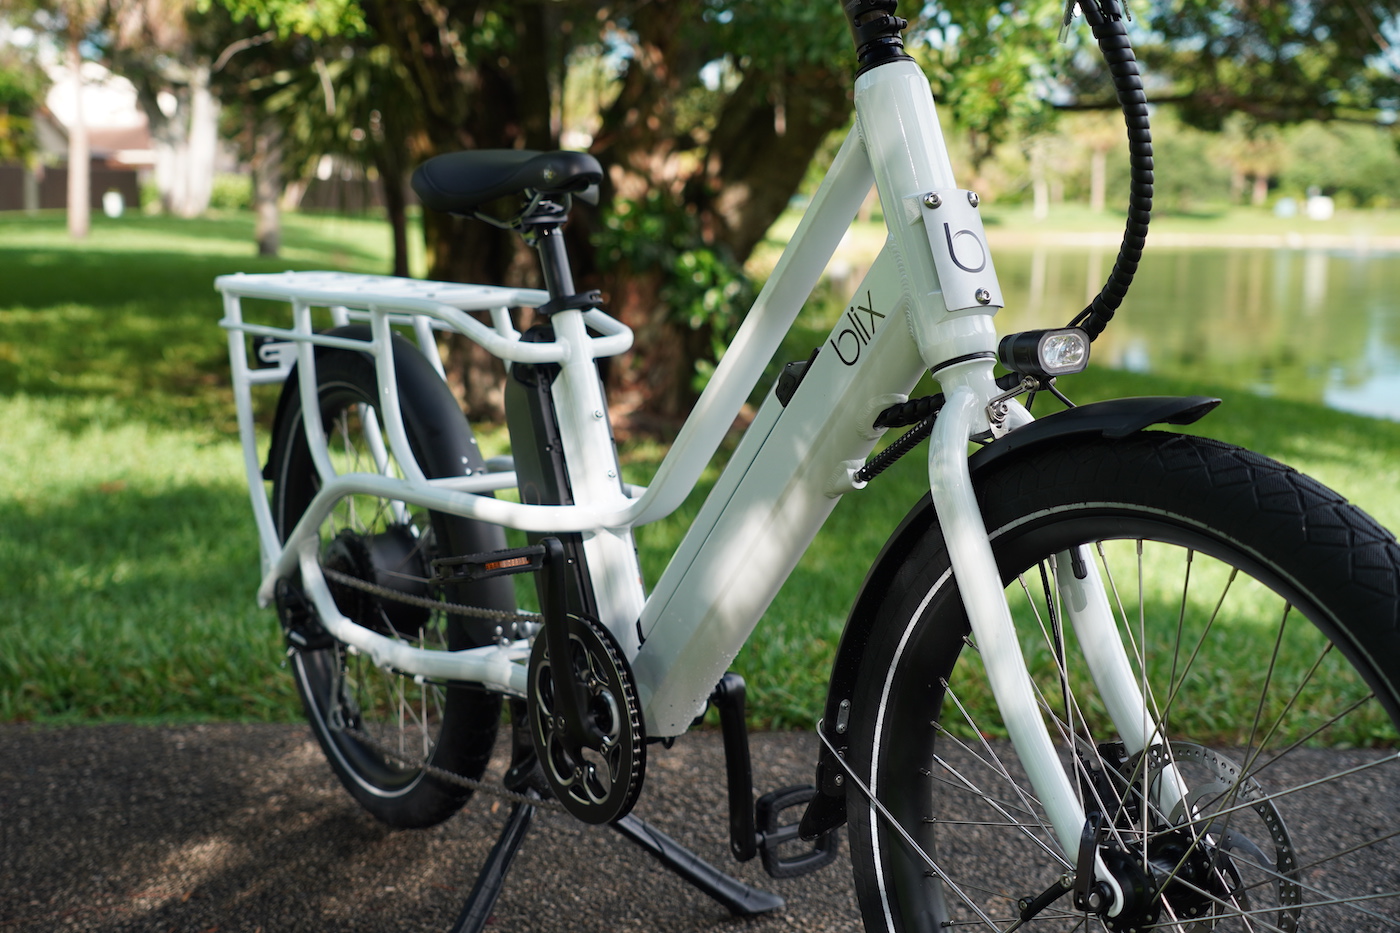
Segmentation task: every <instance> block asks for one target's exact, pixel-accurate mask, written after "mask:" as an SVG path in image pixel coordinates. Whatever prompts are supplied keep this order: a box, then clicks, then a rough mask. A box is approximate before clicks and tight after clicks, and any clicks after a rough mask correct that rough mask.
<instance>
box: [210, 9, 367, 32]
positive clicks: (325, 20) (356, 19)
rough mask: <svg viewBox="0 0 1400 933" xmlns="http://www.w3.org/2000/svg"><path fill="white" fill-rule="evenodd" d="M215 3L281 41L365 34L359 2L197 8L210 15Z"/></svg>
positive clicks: (363, 14) (363, 12) (363, 18)
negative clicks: (267, 31) (251, 21)
mask: <svg viewBox="0 0 1400 933" xmlns="http://www.w3.org/2000/svg"><path fill="white" fill-rule="evenodd" d="M215 3H218V4H219V5H220V6H223V7H224V8H225V9H227V10H228V11H229V13H231V14H233V16H234V18H235V19H244V18H248V19H252V20H253V21H255V22H256V23H257V24H258V25H259V26H260V27H262V28H263V29H273V30H275V31H276V32H277V36H278V38H280V39H288V38H290V37H292V36H306V37H307V38H309V39H324V38H326V37H328V36H345V37H349V36H356V35H360V34H362V33H364V32H365V31H366V29H367V28H368V27H367V26H366V25H365V11H364V9H363V8H362V7H361V6H360V3H359V0H317V2H315V3H307V2H305V0H196V4H195V8H196V9H197V10H198V11H199V12H201V13H207V12H209V8H210V7H211V6H213V5H214V4H215Z"/></svg>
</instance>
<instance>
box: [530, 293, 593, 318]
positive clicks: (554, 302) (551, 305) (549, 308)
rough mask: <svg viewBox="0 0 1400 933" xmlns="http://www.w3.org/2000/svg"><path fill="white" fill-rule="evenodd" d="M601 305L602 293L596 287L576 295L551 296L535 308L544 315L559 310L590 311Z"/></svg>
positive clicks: (553, 313)
mask: <svg viewBox="0 0 1400 933" xmlns="http://www.w3.org/2000/svg"><path fill="white" fill-rule="evenodd" d="M602 306H603V293H602V292H601V291H599V290H598V289H596V288H592V289H589V290H588V291H586V292H580V293H579V294H577V295H565V296H563V297H561V298H551V299H549V300H548V301H546V302H545V303H544V304H542V305H540V306H539V307H538V308H536V309H535V311H536V312H538V313H539V314H543V315H544V316H545V317H550V316H552V315H555V314H558V313H559V312H560V311H592V310H595V309H598V308H601V307H602Z"/></svg>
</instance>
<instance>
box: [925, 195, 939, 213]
mask: <svg viewBox="0 0 1400 933" xmlns="http://www.w3.org/2000/svg"><path fill="white" fill-rule="evenodd" d="M942 204H943V199H942V198H940V197H939V196H938V192H936V191H930V192H929V193H928V194H926V195H924V207H927V208H929V209H930V210H932V209H933V208H936V207H939V206H941V205H942Z"/></svg>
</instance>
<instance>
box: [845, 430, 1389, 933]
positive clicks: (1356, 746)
mask: <svg viewBox="0 0 1400 933" xmlns="http://www.w3.org/2000/svg"><path fill="white" fill-rule="evenodd" d="M977 482H978V496H979V500H980V502H981V503H982V508H983V513H984V517H985V519H986V523H987V527H988V530H989V533H990V534H991V537H992V544H993V550H994V552H995V554H996V558H997V562H998V565H999V567H1000V569H1001V573H1002V577H1003V580H1004V581H1005V582H1006V584H1007V595H1008V599H1009V600H1010V602H1011V605H1012V612H1013V616H1014V617H1015V620H1016V625H1017V629H1018V634H1019V640H1020V642H1021V645H1022V650H1023V652H1024V654H1025V655H1026V659H1027V663H1028V665H1029V667H1030V669H1031V676H1032V679H1033V680H1034V681H1035V690H1036V696H1037V698H1038V701H1039V703H1040V706H1041V713H1042V717H1043V718H1044V720H1045V721H1046V723H1047V725H1048V729H1049V733H1050V736H1051V739H1052V741H1053V742H1054V743H1055V744H1056V746H1057V750H1058V754H1059V756H1060V760H1061V764H1062V765H1063V766H1064V767H1065V769H1066V772H1067V773H1068V774H1069V775H1070V779H1071V781H1072V782H1073V784H1074V785H1075V786H1076V788H1077V793H1078V795H1079V799H1080V801H1081V803H1082V804H1083V806H1084V809H1085V811H1086V812H1090V811H1095V810H1097V811H1099V812H1101V813H1102V815H1103V827H1104V830H1103V831H1104V834H1105V837H1106V839H1107V841H1108V846H1107V849H1108V850H1111V851H1110V854H1107V855H1105V858H1106V859H1107V860H1108V861H1109V862H1110V865H1111V867H1112V868H1113V870H1114V875H1115V877H1119V879H1120V881H1123V882H1124V883H1125V884H1126V885H1128V886H1129V887H1135V888H1136V890H1137V894H1136V900H1135V902H1134V903H1132V904H1131V905H1130V907H1129V909H1128V910H1126V911H1124V912H1123V913H1121V914H1119V915H1118V916H1116V917H1100V916H1099V915H1097V914H1094V913H1092V912H1090V911H1086V910H1084V909H1079V908H1076V907H1075V904H1074V896H1073V895H1072V894H1066V895H1065V896H1062V897H1060V898H1058V899H1056V900H1054V901H1053V903H1050V904H1049V906H1048V907H1046V908H1045V909H1044V910H1043V911H1042V912H1041V913H1039V914H1038V916H1036V918H1035V920H1034V921H1033V922H1032V923H1031V925H1030V927H1029V928H1030V929H1034V930H1049V931H1053V930H1081V929H1087V930H1098V929H1104V928H1107V929H1110V930H1115V931H1128V930H1146V929H1171V930H1185V931H1193V933H1195V931H1201V933H1205V931H1215V930H1220V931H1227V930H1228V931H1235V930H1238V931H1265V930H1267V931H1278V930H1283V931H1294V930H1304V929H1306V930H1349V931H1355V930H1381V929H1387V930H1393V929H1396V928H1397V927H1398V926H1400V803H1397V801H1400V763H1397V759H1396V747H1397V733H1396V727H1395V714H1396V711H1397V708H1400V693H1398V692H1397V684H1400V635H1397V621H1400V597H1398V596H1397V589H1400V549H1398V548H1397V546H1396V543H1395V539H1394V538H1393V537H1392V536H1390V535H1389V534H1388V533H1387V532H1385V531H1384V529H1381V528H1380V527H1379V526H1377V525H1376V524H1375V523H1374V522H1372V521H1371V520H1370V519H1369V518H1368V517H1366V516H1365V515H1364V514H1363V513H1361V512H1360V511H1358V510H1356V509H1354V508H1352V507H1350V506H1348V505H1346V504H1345V503H1344V502H1343V501H1342V500H1341V499H1340V498H1339V497H1337V496H1336V495H1335V494H1333V493H1331V492H1329V491H1328V490H1326V489H1324V488H1323V487H1321V486H1319V485H1318V484H1316V483H1314V482H1312V481H1311V480H1309V479H1307V478H1306V477H1303V476H1301V475H1299V474H1297V473H1295V472H1293V471H1291V470H1289V469H1287V468H1286V467H1283V466H1281V465H1279V464H1276V463H1273V462H1272V461H1268V460H1266V459H1265V458H1262V457H1258V456H1256V455H1253V454H1250V453H1248V452H1246V451H1242V450H1238V449H1235V448H1231V447H1228V446H1226V445H1223V444H1217V443H1215V442H1212V441H1206V440H1201V439H1198V438H1190V437H1182V436H1178V435H1169V434H1158V433H1150V434H1143V435H1139V436H1136V437H1134V438H1130V439H1128V440H1126V441H1117V442H1109V441H1099V442H1075V443H1072V444H1066V445H1065V446H1064V447H1063V448H1061V449H1052V450H1047V451H1037V453H1036V454H1035V456H1034V458H1033V459H1032V458H1020V459H1016V460H1013V461H1011V462H1007V463H1005V464H997V465H994V466H992V467H990V468H989V469H988V470H987V471H985V473H984V475H980V476H979V477H978V480H977ZM1083 561H1092V562H1093V563H1094V564H1095V565H1096V566H1097V568H1098V572H1099V574H1100V576H1101V577H1102V580H1103V585H1104V589H1105V592H1106V595H1107V598H1108V601H1109V604H1110V606H1111V607H1112V609H1113V614H1114V616H1115V620H1116V627H1117V630H1118V639H1119V640H1120V641H1121V642H1122V644H1123V646H1124V650H1125V652H1126V655H1127V658H1128V661H1129V665H1130V667H1131V670H1132V679H1133V680H1134V681H1136V682H1137V684H1138V690H1139V691H1140V692H1141V694H1142V695H1143V696H1145V697H1146V705H1147V708H1148V716H1149V717H1150V722H1149V723H1148V724H1147V725H1148V726H1149V728H1148V729H1147V730H1144V731H1145V732H1146V733H1147V734H1152V733H1153V732H1155V734H1156V738H1155V739H1154V740H1153V741H1152V742H1151V743H1150V744H1149V746H1148V747H1146V748H1144V747H1142V745H1141V743H1139V744H1138V745H1137V747H1133V746H1132V743H1131V742H1126V741H1125V737H1124V736H1123V735H1121V734H1120V732H1119V730H1118V729H1117V728H1115V725H1114V722H1113V720H1112V719H1111V718H1110V717H1109V715H1108V713H1107V710H1108V709H1109V708H1110V707H1111V705H1112V702H1111V701H1108V702H1106V701H1105V698H1104V697H1103V696H1101V695H1100V692H1099V690H1098V688H1097V687H1096V685H1095V682H1094V680H1093V679H1092V678H1091V677H1090V675H1089V674H1088V672H1087V671H1086V669H1085V668H1086V665H1085V649H1086V646H1085V645H1082V644H1080V643H1079V642H1078V641H1077V637H1076V633H1075V630H1074V627H1073V625H1071V624H1069V623H1068V621H1067V618H1068V611H1067V607H1066V605H1065V597H1064V596H1063V595H1062V592H1063V590H1062V588H1061V583H1062V578H1065V577H1068V576H1071V575H1074V576H1079V577H1080V578H1081V579H1082V578H1083V576H1082V574H1083V572H1084V564H1083V563H1082V562H1083ZM881 612H882V617H883V618H884V619H885V620H886V621H885V622H884V623H883V624H882V625H881V627H879V628H878V629H877V631H876V632H875V633H874V634H873V635H872V638H871V641H870V644H869V646H868V648H867V651H866V654H865V657H864V659H863V661H862V667H861V673H860V679H859V681H858V683H857V687H856V690H855V694H854V696H853V699H852V709H851V723H850V725H851V732H852V735H851V749H852V753H851V764H852V767H853V769H854V771H855V773H856V775H857V776H858V777H859V778H860V779H861V781H862V782H863V783H865V784H866V785H867V786H868V787H869V788H870V790H871V792H872V793H873V795H874V796H875V797H876V798H877V799H878V800H879V801H880V803H881V805H882V806H883V807H884V808H885V810H886V811H887V812H888V813H889V815H890V817H891V818H892V821H893V822H897V823H898V824H899V826H900V827H901V828H902V829H903V830H904V831H905V832H906V833H907V834H908V835H909V837H911V838H912V839H913V840H914V841H915V843H916V844H917V848H915V847H912V846H911V845H910V844H909V842H908V841H907V840H906V839H905V838H904V837H903V836H901V835H900V834H899V833H898V832H896V831H895V829H894V828H893V826H892V825H891V820H890V819H887V818H886V817H885V816H884V815H883V814H881V813H880V812H879V811H878V810H877V808H876V807H875V806H873V805H872V804H871V803H870V802H869V801H868V800H867V799H866V797H865V796H864V795H863V794H862V793H860V792H859V791H857V790H854V789H853V790H851V791H850V792H849V796H848V806H849V809H850V814H851V840H852V841H851V844H852V850H853V860H854V862H855V869H856V881H857V889H858V894H859V897H860V901H861V907H862V912H863V915H864V918H865V922H866V927H867V929H871V930H886V929H890V930H901V931H913V930H918V931H942V930H946V929H948V928H950V927H952V926H957V927H963V926H972V927H973V928H991V929H1004V928H1005V927H1006V926H1008V925H1010V924H1011V923H1012V922H1013V921H1015V920H1016V919H1017V918H1018V917H1019V915H1020V913H1021V910H1022V906H1023V905H1022V904H1021V903H1020V902H1022V900H1023V899H1034V898H1036V897H1037V896H1038V895H1041V894H1042V893H1047V892H1053V891H1054V890H1058V889H1057V887H1056V885H1057V882H1058V880H1059V879H1060V878H1061V877H1062V876H1064V875H1066V874H1067V873H1071V872H1073V871H1074V869H1075V866H1076V862H1077V852H1066V851H1064V850H1063V849H1062V848H1061V845H1060V843H1059V841H1058V840H1057V838H1056V836H1055V835H1054V834H1053V833H1052V832H1051V831H1050V830H1049V829H1048V821H1047V819H1046V817H1045V813H1044V810H1043V809H1042V807H1041V805H1040V803H1039V802H1038V801H1037V799H1036V795H1035V792H1034V790H1033V789H1032V788H1031V786H1030V783H1029V781H1028V780H1027V779H1026V777H1025V772H1024V771H1023V769H1022V767H1021V764H1020V762H1019V761H1018V760H1017V758H1016V755H1015V753H1014V751H1013V750H1012V749H1011V747H1010V745H1009V743H1008V742H1006V741H1005V740H1004V736H1005V734H1006V732H1005V729H1004V727H1003V725H1002V722H1001V719H1000V717H999V715H998V713H997V711H996V707H995V703H994V702H992V701H991V699H990V696H989V692H988V689H987V686H986V678H985V674H984V673H983V671H982V665H981V659H980V657H979V655H978V651H977V646H976V644H975V642H974V640H973V639H972V638H971V636H970V635H969V633H968V624H967V620H966V616H965V614H964V612H963V609H962V604H961V600H960V597H959V595H958V592H957V588H956V585H955V584H954V582H953V579H952V574H951V571H950V570H949V561H948V555H947V552H946V550H945V548H944V543H943V540H942V536H941V534H940V533H939V531H938V528H937V527H936V526H931V527H929V528H928V529H927V530H926V531H925V532H924V533H923V534H922V536H921V538H920V539H919V540H918V542H917V544H916V545H915V546H914V547H913V549H912V551H911V552H910V553H909V555H908V559H907V561H906V562H905V564H904V565H903V567H902V568H901V569H900V570H899V572H898V574H897V575H896V577H895V580H894V583H893V585H892V586H891V587H890V589H889V591H888V593H887V594H886V597H885V600H884V604H883V607H882V610H881ZM1087 647H1089V648H1096V647H1099V646H1097V645H1092V646H1087ZM1173 788H1175V790H1173Z"/></svg>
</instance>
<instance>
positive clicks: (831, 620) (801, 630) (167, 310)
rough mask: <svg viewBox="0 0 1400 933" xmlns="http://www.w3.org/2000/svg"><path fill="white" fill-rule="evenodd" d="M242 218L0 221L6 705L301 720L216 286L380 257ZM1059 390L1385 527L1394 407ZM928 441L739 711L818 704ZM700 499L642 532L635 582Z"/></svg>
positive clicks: (778, 715) (856, 518)
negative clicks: (1180, 425) (1267, 461)
mask: <svg viewBox="0 0 1400 933" xmlns="http://www.w3.org/2000/svg"><path fill="white" fill-rule="evenodd" d="M251 231H252V224H251V220H250V219H248V218H246V217H228V218H218V219H211V220H204V221H193V222H180V221H173V220H167V219H161V218H134V219H130V220H122V221H119V222H114V221H108V220H106V219H105V218H95V226H94V231H93V235H92V237H91V239H90V240H89V241H88V242H86V243H84V244H82V245H80V246H75V245H73V244H71V243H70V242H69V241H68V240H67V237H66V235H65V234H64V232H63V220H62V218H61V217H59V216H43V217H39V218H33V219H30V218H6V219H5V220H3V221H0V281H3V282H5V283H6V288H5V292H4V296H3V297H0V470H3V471H4V474H5V476H6V478H7V483H6V484H5V488H4V490H3V491H0V565H3V566H4V567H5V568H6V574H5V583H4V584H3V586H0V721H14V720H67V719H93V718H104V719H127V720H141V719H159V720H172V719H250V720H295V719H299V718H300V710H299V706H298V704H297V701H296V699H295V696H294V692H293V689H292V686H291V682H290V677H289V676H288V674H287V673H286V672H285V671H284V670H282V669H281V666H280V665H281V660H282V653H281V648H280V638H279V635H278V632H277V625H276V622H275V620H274V618H273V616H272V614H271V613H270V612H266V611H262V610H259V609H257V608H256V606H255V604H254V602H253V591H254V588H255V585H256V578H257V545H256V541H255V538H254V534H253V529H252V524H251V521H250V520H249V515H248V507H247V490H246V488H245V485H244V481H243V478H242V468H241V462H240V453H239V449H238V442H237V438H236V437H235V435H234V430H233V404H232V397H231V393H230V391H229V388H228V385H227V376H226V367H227V361H226V357H225V354H226V343H225V337H224V334H223V332H222V331H221V330H220V329H219V328H218V327H217V326H215V322H216V321H217V319H218V317H219V314H220V307H219V302H218V300H217V295H216V293H215V292H214V291H213V288H212V280H213V278H214V277H215V276H216V275H219V274H222V273H225V272H231V271H236V270H243V271H272V270H280V269H286V268H312V267H318V268H325V267H334V268H341V269H347V270H352V271H365V272H381V271H383V269H384V268H385V266H386V265H387V263H386V260H385V256H386V254H387V250H388V238H387V234H386V231H385V229H384V227H383V225H382V224H380V223H377V222H365V221H356V220H347V219H340V218H311V217H298V216H292V217H289V218H287V230H286V244H287V248H286V251H285V254H284V256H283V257H282V258H280V259H278V260H274V261H265V260H257V259H255V258H254V257H252V256H251V248H250V247H249V245H248V244H250V243H251V241H252V236H251ZM814 326H818V325H814ZM817 339H820V337H818V338H817ZM803 355H805V353H804V354H803ZM1065 388H1066V389H1067V391H1069V392H1070V394H1071V395H1073V396H1074V397H1075V398H1076V400H1078V401H1087V400H1091V399H1094V398H1104V397H1112V396H1118V395H1141V394H1196V393H1214V394H1221V395H1228V399H1227V403H1226V404H1225V405H1224V406H1222V408H1221V409H1220V410H1219V411H1217V412H1216V413H1214V414H1212V415H1211V416H1210V417H1209V418H1207V419H1206V420H1205V421H1204V422H1202V423H1200V424H1199V425H1197V426H1196V429H1197V430H1199V432H1200V433H1204V434H1209V435H1211V436H1216V437H1220V438H1222V439H1225V440H1229V441H1231V442H1234V443H1238V444H1241V445H1244V446H1248V447H1252V448H1254V449H1257V450H1259V451H1261V452H1263V453H1266V454H1269V455H1271V456H1274V457H1277V458H1279V459H1282V460H1284V461H1286V462H1288V463H1290V464H1292V465H1294V466H1296V467H1298V468H1299V469H1302V470H1304V471H1305V472H1307V473H1310V474H1312V475H1314V476H1316V477H1317V478H1318V479H1320V480H1322V481H1323V482H1325V483H1327V484H1328V485H1330V486H1332V487H1334V488H1336V489H1338V490H1340V491H1342V492H1343V493H1344V494H1346V495H1348V496H1349V497H1351V498H1352V499H1353V500H1354V501H1356V502H1358V503H1359V504H1361V505H1362V506H1363V507H1364V508H1366V509H1367V510H1368V511H1370V512H1371V513H1372V514H1373V515H1374V516H1375V517H1376V518H1377V519H1379V520H1380V521H1381V522H1382V523H1384V524H1386V525H1388V526H1389V527H1392V528H1396V527H1400V478H1397V467H1396V464H1397V463H1400V424H1396V423H1391V422H1378V421H1374V420H1370V419H1365V418H1360V417H1354V416H1348V415H1343V414H1338V413H1336V412H1332V411H1328V410H1324V409H1321V408H1319V407H1317V406H1311V405H1306V404H1299V403H1291V402H1280V401H1275V400H1265V399H1261V398H1256V397H1253V396H1248V395H1243V394H1240V393H1234V392H1232V393H1225V392H1220V391H1218V390H1215V389H1214V388H1213V387H1211V386H1209V385H1198V384H1185V383H1180V382H1172V381H1169V380H1165V379H1158V378H1153V377H1144V376H1135V375H1128V374H1124V373H1118V372H1111V371H1099V372H1094V373H1090V374H1086V375H1084V376H1080V377H1076V378H1075V379H1073V380H1066V385H1065ZM487 433H488V437H487V438H486V442H487V443H490V442H493V441H494V442H496V443H499V442H500V441H499V434H498V432H495V433H493V432H487ZM662 453H663V449H662V448H661V447H660V446H659V445H657V444H654V443H637V444H635V445H632V446H631V447H629V448H628V449H627V450H626V451H624V458H625V463H624V467H625V469H627V470H628V471H629V478H634V479H638V480H641V481H644V480H645V477H646V476H647V475H649V474H650V472H651V471H652V470H654V468H655V466H656V465H657V464H658V463H659V461H660V458H661V456H662ZM923 459H924V458H923V457H922V455H920V454H916V455H915V456H911V457H909V458H907V459H906V460H905V461H903V462H901V463H900V464H899V465H898V466H897V467H896V468H895V469H894V470H891V471H890V472H889V473H887V474H885V475H884V476H882V477H881V478H880V479H879V480H877V481H876V482H875V483H874V484H872V487H871V488H870V489H868V490H866V491H864V492H863V493H861V495H860V496H859V501H858V503H857V502H855V501H853V500H848V501H846V502H843V503H842V504H841V505H840V506H838V508H837V510H836V513H835V515H834V516H833V518H832V520H831V522H830V524H829V525H828V527H827V529H826V530H824V531H823V533H822V535H821V536H820V537H819V538H818V540H817V542H816V543H815V544H814V546H813V547H812V549H811V550H810V551H809V553H808V554H807V555H806V557H805V558H804V560H803V562H802V564H801V566H800V567H799V568H798V570H797V571H796V573H795V574H794V576H793V578H792V580H791V581H790V582H789V585H788V586H787V587H786V588H785V589H784V591H783V593H782V594H780V596H779V598H778V600H777V602H776V603H775V605H774V607H773V608H772V610H771V611H770V613H769V615H768V617H767V618H766V619H765V620H764V622H763V623H762V624H761V625H760V627H759V630H758V632H757V633H756V635H755V637H754V638H753V640H752V641H751V642H750V644H749V645H748V646H747V647H746V648H745V649H744V652H743V653H742V654H741V656H740V658H739V660H738V662H737V663H736V668H737V669H738V670H739V671H740V672H741V673H743V674H745V676H746V677H747V678H748V679H749V682H750V697H751V704H752V712H753V718H754V721H755V722H756V723H759V724H763V725H771V726H807V725H810V724H811V722H812V721H813V718H814V717H815V716H816V715H819V711H820V705H821V700H822V696H823V692H824V688H825V676H826V669H827V666H828V665H829V662H830V657H831V653H832V651H833V650H834V648H835V645H836V642H837V639H838V638H839V636H840V632H841V628H842V625H843V623H844V619H845V613H846V609H847V607H848V605H849V601H850V599H851V597H852V595H853V594H854V592H855V590H856V588H857V587H858V586H859V583H860V580H861V579H862V577H863V575H864V571H865V563H863V561H868V558H869V557H872V556H873V555H874V554H875V553H876V552H877V551H878V549H879V548H880V546H881V545H882V544H883V542H884V539H885V537H886V535H887V534H888V532H889V530H890V529H891V528H892V527H893V526H894V525H895V523H897V522H898V520H899V518H900V517H901V516H902V515H903V514H904V512H905V511H906V510H907V508H908V507H909V506H910V505H912V504H913V503H914V502H915V501H916V500H917V499H918V498H919V497H920V496H921V495H922V493H923V490H924V488H926V487H925V483H926V480H925V478H924V467H923ZM714 475H715V474H714V471H713V470H712V471H711V473H710V474H709V478H708V480H707V482H712V481H713V478H714ZM700 492H703V490H701V491H700ZM699 500H700V495H699V494H697V495H695V496H692V499H691V501H690V502H689V503H687V505H686V506H685V507H684V508H683V509H682V510H681V512H680V513H679V514H678V515H677V516H673V517H672V518H671V519H669V520H667V521H666V522H663V523H659V525H658V526H654V527H649V528H647V529H645V530H644V531H643V533H642V535H641V548H642V561H643V565H644V568H645V570H646V573H647V576H648V579H651V580H654V579H655V578H656V576H657V575H658V573H659V570H660V567H661V566H662V565H663V564H664V560H665V555H666V554H667V553H668V550H669V548H670V547H671V546H673V544H674V543H675V542H676V541H677V540H679V536H680V535H681V533H682V532H683V529H684V524H685V521H686V519H687V518H688V516H689V515H693V514H694V511H695V509H697V508H698V503H699ZM853 554H854V555H860V556H861V557H860V558H859V559H855V560H852V555H853Z"/></svg>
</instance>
